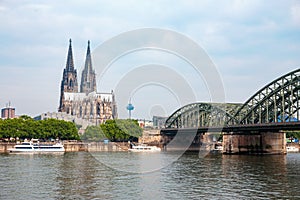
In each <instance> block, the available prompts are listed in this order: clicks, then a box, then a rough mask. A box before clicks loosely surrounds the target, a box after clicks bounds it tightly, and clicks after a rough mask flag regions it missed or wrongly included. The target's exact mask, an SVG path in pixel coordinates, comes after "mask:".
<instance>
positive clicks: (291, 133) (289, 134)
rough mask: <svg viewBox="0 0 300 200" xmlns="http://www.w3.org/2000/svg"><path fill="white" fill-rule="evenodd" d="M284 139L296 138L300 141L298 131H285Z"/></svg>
mask: <svg viewBox="0 0 300 200" xmlns="http://www.w3.org/2000/svg"><path fill="white" fill-rule="evenodd" d="M286 137H287V138H291V137H293V138H297V139H300V131H287V132H286Z"/></svg>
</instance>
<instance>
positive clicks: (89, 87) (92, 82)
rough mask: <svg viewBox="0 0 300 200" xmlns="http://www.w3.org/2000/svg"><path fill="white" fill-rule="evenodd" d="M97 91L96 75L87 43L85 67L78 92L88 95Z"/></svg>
mask: <svg viewBox="0 0 300 200" xmlns="http://www.w3.org/2000/svg"><path fill="white" fill-rule="evenodd" d="M94 91H95V92H96V91H97V86H96V73H95V70H94V69H93V66H92V56H91V50H90V41H88V47H87V52H86V58H85V65H84V69H83V71H82V76H81V84H80V92H81V93H86V94H89V93H91V92H94Z"/></svg>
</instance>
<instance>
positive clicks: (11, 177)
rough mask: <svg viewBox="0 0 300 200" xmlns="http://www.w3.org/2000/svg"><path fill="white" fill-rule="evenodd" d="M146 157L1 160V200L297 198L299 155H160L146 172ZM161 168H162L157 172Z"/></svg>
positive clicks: (20, 157) (48, 156)
mask: <svg viewBox="0 0 300 200" xmlns="http://www.w3.org/2000/svg"><path fill="white" fill-rule="evenodd" d="M149 156H150V155H149V154H130V153H127V152H101V153H97V154H93V155H92V154H89V153H87V152H74V153H65V154H64V155H51V154H45V155H43V154H40V155H7V154H1V155H0V173H1V176H0V188H1V194H0V195H1V196H0V199H24V198H25V199H128V198H130V199H299V198H300V186H299V184H298V182H299V178H300V174H299V172H298V171H299V166H300V154H288V155H286V156H284V155H277V156H245V155H244V156H237V155H232V156H230V155H209V156H206V157H205V158H199V156H198V154H197V153H186V154H184V155H183V156H182V157H181V158H179V159H178V160H177V161H175V162H173V163H170V164H169V161H170V160H172V159H173V158H174V155H172V154H170V153H169V154H168V153H162V154H156V158H151V159H148V161H149V160H151V161H152V162H151V167H150V168H148V169H146V170H145V169H141V168H144V167H146V168H147V166H145V163H149V162H146V160H147V157H148V158H150V157H149ZM151 156H153V155H151ZM175 156H176V155H175ZM95 158H96V159H95ZM155 160H157V161H158V163H155V162H154V161H155ZM108 161H111V163H112V164H109V162H108ZM162 164H163V165H164V166H165V167H164V168H162V169H160V166H162ZM167 164H169V165H167ZM155 166H157V168H155ZM129 169H131V170H129Z"/></svg>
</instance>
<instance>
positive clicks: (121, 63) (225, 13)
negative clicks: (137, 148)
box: [0, 0, 300, 119]
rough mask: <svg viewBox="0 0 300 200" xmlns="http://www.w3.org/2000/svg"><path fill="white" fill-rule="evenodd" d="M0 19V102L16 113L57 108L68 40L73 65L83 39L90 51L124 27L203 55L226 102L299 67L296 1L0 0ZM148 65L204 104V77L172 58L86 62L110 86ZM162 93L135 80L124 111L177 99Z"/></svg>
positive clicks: (140, 55)
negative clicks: (169, 73)
mask: <svg viewBox="0 0 300 200" xmlns="http://www.w3.org/2000/svg"><path fill="white" fill-rule="evenodd" d="M0 21H1V29H2V30H1V39H0V43H1V45H0V58H1V59H0V69H1V73H0V83H1V84H0V92H1V93H0V108H4V107H5V106H6V104H7V103H8V102H11V106H12V107H14V108H16V114H17V115H22V114H26V115H30V116H32V117H34V116H37V115H39V114H41V113H45V112H48V111H49V112H55V111H57V109H58V107H59V93H60V81H61V77H62V74H63V69H64V67H65V64H66V58H67V51H68V42H69V39H70V38H71V39H72V45H73V53H74V65H75V68H76V69H77V71H82V69H83V68H84V61H85V54H86V44H87V41H88V40H90V41H91V51H92V55H93V50H95V49H97V47H98V46H99V45H101V44H102V43H103V42H105V41H106V40H109V39H110V38H112V37H114V36H116V35H118V34H121V33H124V32H126V31H131V30H135V29H139V28H145V27H154V28H161V29H168V30H173V31H176V32H179V33H180V34H183V35H186V36H187V37H189V38H191V39H192V40H194V41H195V42H197V43H198V44H199V45H200V46H201V47H203V48H204V49H205V51H206V52H207V54H208V55H209V56H210V58H211V60H212V61H213V62H214V64H215V65H216V68H217V69H218V71H219V74H220V75H221V78H222V81H223V85H224V88H225V94H226V99H225V101H226V102H240V103H243V102H245V101H246V100H247V99H248V98H249V97H250V96H252V95H253V94H254V93H255V92H256V91H258V90H259V89H261V88H262V87H263V86H265V85H266V84H268V83H269V82H271V81H273V80H274V79H276V78H278V77H280V76H281V75H283V74H286V73H287V72H290V71H292V70H294V69H297V68H299V67H300V56H299V53H300V38H299V35H300V2H299V1H296V0H289V1H280V0H276V1H272V2H271V3H267V2H265V1H258V0H257V1H256V0H254V1H242V0H230V1H221V2H220V1H178V2H176V3H174V2H173V1H151V2H140V1H118V2H117V1H113V2H111V1H89V2H86V1H80V0H78V1H72V2H69V3H68V4H65V3H63V2H61V1H51V2H36V1H31V0H28V1H26V2H23V3H20V2H18V1H1V2H0ZM149 63H158V64H164V65H166V66H169V67H171V68H172V67H173V68H174V69H175V70H176V71H177V72H178V73H180V74H181V75H182V76H183V77H184V78H186V79H187V80H189V83H190V84H191V87H192V88H193V89H194V90H195V95H196V99H197V101H210V98H209V91H207V89H206V88H205V80H203V79H202V80H200V79H199V77H197V76H195V75H194V74H193V73H192V71H190V70H189V69H188V66H187V65H186V64H185V63H184V62H182V61H180V59H179V58H176V57H174V56H170V55H169V54H167V53H165V52H157V51H151V50H149V51H141V52H134V53H132V54H130V55H126V56H124V58H123V57H122V58H120V59H119V60H117V61H116V62H115V63H113V65H112V67H111V68H110V69H109V70H108V71H107V72H106V73H105V74H97V66H95V70H96V74H97V80H100V81H98V82H97V89H98V91H100V92H110V91H111V90H114V89H115V86H116V84H117V82H118V81H119V80H120V79H121V78H122V77H124V74H126V73H128V72H129V71H130V70H132V69H134V68H135V67H136V66H141V65H145V64H149ZM94 65H96V63H94ZM99 77H101V79H99ZM80 78H81V77H80V74H79V77H78V80H80ZM170 81H171V80H170ZM116 98H117V100H118V96H116ZM172 98H173V97H172V95H170V94H168V93H167V92H166V90H165V89H164V88H162V87H159V86H158V85H155V86H153V85H152V86H151V87H150V86H144V87H141V88H139V89H137V91H136V92H135V93H134V96H133V97H132V103H133V105H134V107H135V109H134V111H132V118H139V119H144V118H145V119H151V116H152V115H166V116H167V115H170V114H171V113H172V112H173V111H175V110H176V109H178V107H179V106H180V105H178V103H176V101H175V100H172ZM117 103H118V102H117ZM118 113H119V115H120V117H121V118H125V117H126V116H128V113H127V110H126V107H124V108H122V107H118Z"/></svg>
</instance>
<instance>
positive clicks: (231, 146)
mask: <svg viewBox="0 0 300 200" xmlns="http://www.w3.org/2000/svg"><path fill="white" fill-rule="evenodd" d="M223 153H224V154H286V142H285V133H284V132H281V131H278V132H258V131H257V132H249V131H242V132H228V133H223Z"/></svg>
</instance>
